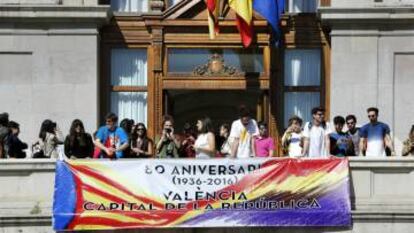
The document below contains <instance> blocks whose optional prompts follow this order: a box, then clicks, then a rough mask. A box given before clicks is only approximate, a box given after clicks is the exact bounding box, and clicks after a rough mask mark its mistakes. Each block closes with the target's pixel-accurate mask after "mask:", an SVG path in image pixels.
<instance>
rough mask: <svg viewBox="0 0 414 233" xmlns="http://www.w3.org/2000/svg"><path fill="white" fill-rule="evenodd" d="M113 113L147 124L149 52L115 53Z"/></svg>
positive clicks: (120, 117) (144, 50) (119, 50)
mask: <svg viewBox="0 0 414 233" xmlns="http://www.w3.org/2000/svg"><path fill="white" fill-rule="evenodd" d="M111 86H112V92H111V103H110V104H111V111H112V112H114V113H115V114H117V115H118V117H119V119H120V120H122V119H124V118H129V119H133V120H134V121H135V122H143V123H144V124H147V51H146V49H112V51H111Z"/></svg>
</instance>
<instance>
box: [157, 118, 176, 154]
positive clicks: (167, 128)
mask: <svg viewBox="0 0 414 233" xmlns="http://www.w3.org/2000/svg"><path fill="white" fill-rule="evenodd" d="M158 138H159V139H158V140H155V141H156V153H157V155H156V157H157V158H179V154H178V150H179V149H180V146H181V142H180V140H179V139H178V137H177V135H175V134H174V120H173V118H172V117H171V116H164V120H163V122H162V134H161V137H158Z"/></svg>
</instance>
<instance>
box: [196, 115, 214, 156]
mask: <svg viewBox="0 0 414 233" xmlns="http://www.w3.org/2000/svg"><path fill="white" fill-rule="evenodd" d="M197 131H198V136H197V139H196V141H195V143H194V150H195V152H196V154H195V157H196V158H197V159H209V158H214V156H215V154H216V139H215V136H214V134H213V126H212V124H211V120H210V118H208V117H204V118H200V119H198V120H197Z"/></svg>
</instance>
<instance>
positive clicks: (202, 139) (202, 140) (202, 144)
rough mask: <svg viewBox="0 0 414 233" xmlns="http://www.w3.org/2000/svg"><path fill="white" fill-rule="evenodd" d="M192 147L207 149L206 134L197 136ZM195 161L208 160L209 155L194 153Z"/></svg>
mask: <svg viewBox="0 0 414 233" xmlns="http://www.w3.org/2000/svg"><path fill="white" fill-rule="evenodd" d="M194 147H195V148H203V149H205V148H207V147H208V133H204V134H199V135H198V137H197V139H196V141H195V143H194ZM195 157H196V159H209V158H210V155H209V154H207V153H204V152H201V151H199V152H196V155H195Z"/></svg>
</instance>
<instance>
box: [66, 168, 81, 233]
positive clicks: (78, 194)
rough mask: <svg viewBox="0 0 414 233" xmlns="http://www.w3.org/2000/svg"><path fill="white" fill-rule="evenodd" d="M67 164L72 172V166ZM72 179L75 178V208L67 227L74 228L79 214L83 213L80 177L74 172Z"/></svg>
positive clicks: (78, 219)
mask: <svg viewBox="0 0 414 233" xmlns="http://www.w3.org/2000/svg"><path fill="white" fill-rule="evenodd" d="M66 165H67V166H69V168H70V169H71V171H72V172H73V169H72V167H71V166H70V165H69V164H66ZM73 179H74V180H75V185H76V208H75V213H76V214H75V216H74V218H73V220H72V221H71V222H70V224H69V226H68V227H67V228H68V229H74V227H75V226H76V225H77V224H78V222H79V221H80V215H81V214H82V213H83V195H82V181H81V180H80V178H79V177H78V176H77V175H76V174H74V176H73Z"/></svg>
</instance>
